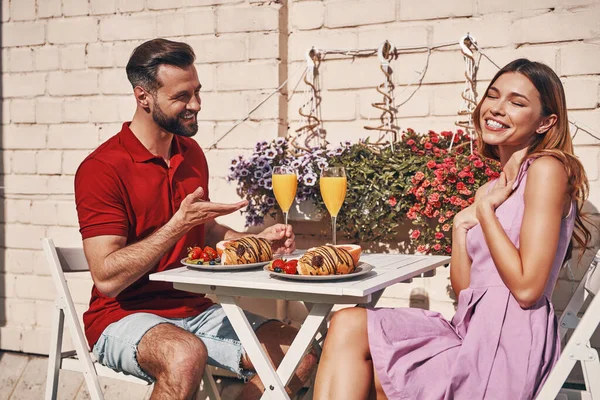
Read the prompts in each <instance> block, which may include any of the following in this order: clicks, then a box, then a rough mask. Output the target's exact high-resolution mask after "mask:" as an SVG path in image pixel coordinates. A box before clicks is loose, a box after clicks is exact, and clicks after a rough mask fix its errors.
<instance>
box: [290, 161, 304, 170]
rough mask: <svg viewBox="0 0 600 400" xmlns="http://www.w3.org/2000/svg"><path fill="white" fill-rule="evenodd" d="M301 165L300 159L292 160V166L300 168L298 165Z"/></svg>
mask: <svg viewBox="0 0 600 400" xmlns="http://www.w3.org/2000/svg"><path fill="white" fill-rule="evenodd" d="M301 165H302V161H300V160H299V159H295V160H294V161H292V168H296V169H298V168H300V166H301Z"/></svg>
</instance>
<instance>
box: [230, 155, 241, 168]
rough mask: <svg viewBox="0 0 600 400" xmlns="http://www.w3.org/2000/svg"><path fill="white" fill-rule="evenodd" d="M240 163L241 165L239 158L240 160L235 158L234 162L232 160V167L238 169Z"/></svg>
mask: <svg viewBox="0 0 600 400" xmlns="http://www.w3.org/2000/svg"><path fill="white" fill-rule="evenodd" d="M239 163H240V159H239V157H238V158H234V159H233V160H231V166H232V167H236V166H237V165H238V164H239Z"/></svg>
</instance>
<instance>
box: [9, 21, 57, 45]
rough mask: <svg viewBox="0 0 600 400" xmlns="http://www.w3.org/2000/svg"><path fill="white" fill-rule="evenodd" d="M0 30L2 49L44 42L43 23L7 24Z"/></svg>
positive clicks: (44, 25) (44, 26)
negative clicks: (0, 32) (0, 33)
mask: <svg viewBox="0 0 600 400" xmlns="http://www.w3.org/2000/svg"><path fill="white" fill-rule="evenodd" d="M0 28H1V29H2V47H15V46H33V45H36V44H44V42H45V40H46V34H45V28H46V24H45V23H44V22H7V23H3V24H2V26H1V27H0Z"/></svg>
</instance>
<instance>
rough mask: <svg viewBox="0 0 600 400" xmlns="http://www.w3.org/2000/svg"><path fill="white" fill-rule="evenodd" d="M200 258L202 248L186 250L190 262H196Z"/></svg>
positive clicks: (195, 247)
mask: <svg viewBox="0 0 600 400" xmlns="http://www.w3.org/2000/svg"><path fill="white" fill-rule="evenodd" d="M201 257H202V248H201V247H198V246H194V247H191V248H189V249H188V258H189V259H191V260H197V259H199V258H201Z"/></svg>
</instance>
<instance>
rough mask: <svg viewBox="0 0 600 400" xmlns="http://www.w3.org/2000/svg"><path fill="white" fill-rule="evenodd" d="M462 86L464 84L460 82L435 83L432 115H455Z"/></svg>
mask: <svg viewBox="0 0 600 400" xmlns="http://www.w3.org/2000/svg"><path fill="white" fill-rule="evenodd" d="M464 88H465V85H464V84H460V83H457V84H448V85H436V86H435V87H434V92H433V106H432V113H433V115H457V112H458V111H459V109H460V108H461V104H462V98H461V94H462V92H463V90H464ZM481 95H483V92H482V93H481Z"/></svg>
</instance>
